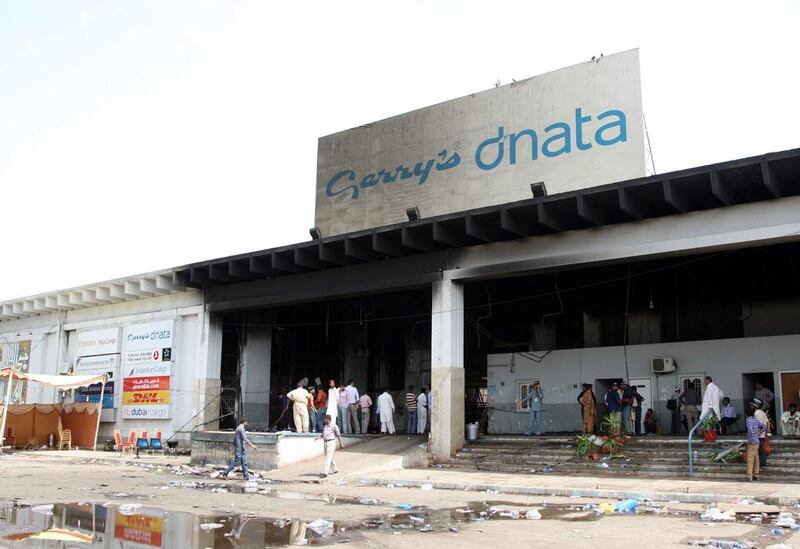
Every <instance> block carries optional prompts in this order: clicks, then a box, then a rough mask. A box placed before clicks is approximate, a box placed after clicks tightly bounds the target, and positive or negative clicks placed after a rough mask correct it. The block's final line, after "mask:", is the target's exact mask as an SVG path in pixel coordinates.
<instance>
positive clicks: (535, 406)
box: [523, 381, 544, 436]
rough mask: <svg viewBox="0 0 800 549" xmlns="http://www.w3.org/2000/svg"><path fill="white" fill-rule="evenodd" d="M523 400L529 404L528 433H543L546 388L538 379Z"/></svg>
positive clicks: (529, 434)
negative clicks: (543, 407) (543, 387)
mask: <svg viewBox="0 0 800 549" xmlns="http://www.w3.org/2000/svg"><path fill="white" fill-rule="evenodd" d="M523 402H527V404H528V431H527V433H526V434H527V435H528V436H531V435H537V436H539V435H541V434H543V432H542V406H543V403H544V389H542V385H541V384H540V383H539V382H538V381H537V382H536V383H535V384H534V385H533V389H531V391H530V393H528V396H527V397H526V398H525V400H524V401H523Z"/></svg>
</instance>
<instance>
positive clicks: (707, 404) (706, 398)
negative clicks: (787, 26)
mask: <svg viewBox="0 0 800 549" xmlns="http://www.w3.org/2000/svg"><path fill="white" fill-rule="evenodd" d="M703 383H705V384H706V390H705V392H704V393H703V408H702V411H701V412H700V417H703V416H705V415H707V414H708V412H709V410H710V411H713V412H714V414H715V415H716V416H717V419H719V418H721V417H722V414H721V413H720V409H719V402H720V401H721V400H722V397H724V396H725V395H724V394H723V393H722V390H721V389H720V388H719V387H717V385H716V384H715V383H714V382H713V381H712V380H711V376H706V377H705V378H704V379H703Z"/></svg>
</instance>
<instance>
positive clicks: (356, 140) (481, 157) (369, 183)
mask: <svg viewBox="0 0 800 549" xmlns="http://www.w3.org/2000/svg"><path fill="white" fill-rule="evenodd" d="M643 175H645V167H644V138H643V131H642V109H641V87H640V81H639V60H638V51H637V50H631V51H627V52H623V53H619V54H616V55H611V56H606V57H603V58H600V59H599V60H595V61H590V62H586V63H582V64H579V65H574V66H572V67H567V68H565V69H561V70H558V71H555V72H552V73H548V74H544V75H541V76H537V77H533V78H529V79H527V80H522V81H519V82H516V83H514V84H511V85H508V86H503V87H500V88H496V89H492V90H489V91H485V92H481V93H478V94H473V95H469V96H467V97H462V98H460V99H455V100H452V101H448V102H445V103H441V104H439V105H434V106H431V107H427V108H424V109H420V110H417V111H413V112H410V113H407V114H403V115H400V116H396V117H393V118H389V119H386V120H382V121H380V122H375V123H373V124H368V125H366V126H362V127H359V128H354V129H352V130H347V131H344V132H340V133H337V134H333V135H329V136H326V137H323V138H321V139H320V140H319V151H318V162H317V195H316V216H315V225H316V226H318V227H320V229H321V232H322V234H323V235H324V236H331V235H335V234H341V233H346V232H353V231H358V230H362V229H369V228H373V227H380V226H384V225H389V224H392V223H398V222H401V221H405V219H406V218H405V210H406V208H410V207H414V206H417V207H419V209H420V212H421V213H422V215H423V216H424V217H431V216H435V215H440V214H444V213H450V212H455V211H463V210H468V209H472V208H478V207H482V206H491V205H496V204H502V203H506V202H513V201H517V200H522V199H525V198H529V197H530V190H529V189H530V183H532V182H534V181H545V182H546V184H547V189H548V191H549V192H550V193H551V194H552V193H558V192H565V191H570V190H575V189H579V188H584V187H589V186H593V185H603V184H606V183H611V182H613V181H619V180H623V179H632V178H636V177H641V176H643Z"/></svg>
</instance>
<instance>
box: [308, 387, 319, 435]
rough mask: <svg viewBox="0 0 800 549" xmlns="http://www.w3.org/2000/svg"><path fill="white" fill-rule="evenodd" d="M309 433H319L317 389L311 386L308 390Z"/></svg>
mask: <svg viewBox="0 0 800 549" xmlns="http://www.w3.org/2000/svg"><path fill="white" fill-rule="evenodd" d="M306 390H307V391H308V432H309V433H316V432H317V388H316V387H314V386H313V385H309V386H308V389H306Z"/></svg>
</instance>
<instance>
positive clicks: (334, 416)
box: [322, 379, 341, 425]
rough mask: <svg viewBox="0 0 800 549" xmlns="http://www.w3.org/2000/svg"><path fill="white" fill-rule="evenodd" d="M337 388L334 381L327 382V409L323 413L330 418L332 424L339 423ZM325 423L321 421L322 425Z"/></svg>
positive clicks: (323, 417)
mask: <svg viewBox="0 0 800 549" xmlns="http://www.w3.org/2000/svg"><path fill="white" fill-rule="evenodd" d="M339 393H340V391H339V387H337V386H336V380H335V379H329V380H328V409H327V410H326V411H325V414H326V415H329V416H331V421H333V423H339V422H341V420H340V419H339V415H340V414H339V397H340V395H339ZM322 419H323V420H324V419H325V416H322ZM324 424H325V422H324V421H323V425H324Z"/></svg>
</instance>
